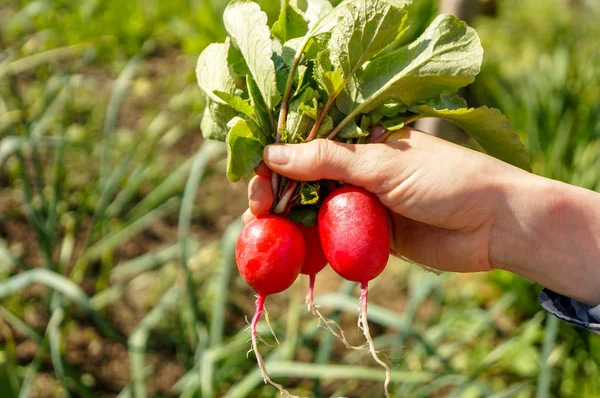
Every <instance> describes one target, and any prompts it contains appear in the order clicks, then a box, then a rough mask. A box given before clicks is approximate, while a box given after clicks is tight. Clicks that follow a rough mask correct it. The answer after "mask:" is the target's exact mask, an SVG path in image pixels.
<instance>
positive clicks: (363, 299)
mask: <svg viewBox="0 0 600 398" xmlns="http://www.w3.org/2000/svg"><path fill="white" fill-rule="evenodd" d="M368 296H369V288H368V284H367V283H366V282H363V283H362V284H361V287H360V315H359V316H358V327H359V329H361V330H362V331H363V334H364V335H365V338H366V339H367V342H368V343H369V352H370V353H371V355H372V356H373V359H375V361H377V363H379V364H380V365H381V366H382V367H383V368H384V369H385V383H384V385H383V388H384V391H385V397H386V398H389V397H390V393H389V391H388V385H389V384H390V378H391V374H392V372H391V370H390V367H389V366H388V365H387V364H386V363H385V362H383V361H382V360H381V359H380V358H379V357H378V356H377V351H375V344H374V343H373V338H371V334H370V333H369V322H368V320H367V300H368Z"/></svg>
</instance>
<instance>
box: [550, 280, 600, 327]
mask: <svg viewBox="0 0 600 398" xmlns="http://www.w3.org/2000/svg"><path fill="white" fill-rule="evenodd" d="M540 304H542V307H544V309H545V310H546V311H548V312H549V313H551V314H552V315H554V316H555V317H557V318H559V319H562V320H563V321H566V322H569V323H573V324H575V325H578V326H581V327H583V328H586V329H588V330H591V331H592V332H594V333H596V334H600V305H598V306H596V307H591V306H589V305H587V304H583V303H580V302H579V301H577V300H573V299H571V298H569V297H565V296H563V295H560V294H558V293H555V292H553V291H552V290H549V289H544V290H542V292H541V293H540Z"/></svg>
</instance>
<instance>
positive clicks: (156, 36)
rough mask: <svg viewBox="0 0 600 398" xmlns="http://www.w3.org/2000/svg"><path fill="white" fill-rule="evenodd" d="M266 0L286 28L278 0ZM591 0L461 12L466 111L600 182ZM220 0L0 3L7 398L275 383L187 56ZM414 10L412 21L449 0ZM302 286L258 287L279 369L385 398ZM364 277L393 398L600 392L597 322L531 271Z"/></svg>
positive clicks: (580, 180) (569, 174)
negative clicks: (473, 51) (257, 345)
mask: <svg viewBox="0 0 600 398" xmlns="http://www.w3.org/2000/svg"><path fill="white" fill-rule="evenodd" d="M259 3H260V4H261V6H262V7H263V9H264V10H265V11H266V12H267V13H268V15H269V18H270V20H271V21H273V20H274V19H275V18H276V15H277V13H278V9H279V4H278V2H277V1H272V0H263V1H260V2H259ZM599 3H600V2H598V1H596V0H587V1H586V0H579V1H577V0H571V1H567V0H546V1H539V0H497V1H489V0H488V1H471V2H470V8H468V9H467V10H466V11H465V10H462V11H460V10H459V11H456V12H461V13H464V12H466V14H465V15H464V18H468V19H469V21H470V23H471V24H472V25H473V26H474V27H475V28H476V29H477V31H478V32H479V34H480V36H481V39H482V42H483V46H484V48H485V63H484V67H483V71H482V73H481V74H480V75H479V77H478V78H477V81H476V83H475V84H474V85H472V86H471V87H469V89H468V90H467V93H466V95H467V96H468V98H469V100H470V103H471V105H479V104H487V105H491V106H496V107H499V108H500V109H501V110H502V111H503V112H504V113H505V114H506V115H507V116H508V118H509V119H510V120H511V121H512V122H513V123H514V125H515V128H516V130H517V131H518V133H519V134H520V135H521V137H522V139H523V141H524V142H525V143H526V145H527V147H528V149H529V151H530V153H531V161H532V165H533V169H534V171H535V172H536V173H538V174H541V175H545V176H548V177H551V178H555V179H559V180H562V181H566V182H569V183H572V184H576V185H579V186H582V187H585V188H589V189H593V190H596V191H600V84H599V83H600V45H599V43H600V24H598V20H599V18H600V4H599ZM225 5H226V1H225V0H169V1H161V0H139V1H135V0H130V1H123V0H37V1H27V0H2V1H0V396H1V397H3V398H4V397H30V396H31V397H134V396H135V397H144V396H151V397H171V396H182V397H203V398H207V397H225V396H226V397H274V396H276V394H275V390H274V389H273V388H271V387H270V386H267V387H265V386H264V385H263V383H262V380H261V378H260V375H259V373H258V371H257V369H256V367H255V359H254V356H253V355H252V354H251V353H250V354H249V355H247V351H248V349H249V348H250V344H249V342H248V338H249V332H248V331H247V330H246V326H247V324H246V319H247V318H248V317H250V316H251V314H252V313H253V310H254V308H253V307H254V297H253V292H252V291H251V290H250V289H249V288H248V287H247V286H246V285H245V284H244V282H243V281H242V280H241V278H239V277H238V275H237V270H236V269H235V264H234V261H233V250H234V245H235V240H236V237H237V233H238V232H239V230H240V227H241V225H240V223H239V216H240V215H241V213H242V212H243V211H244V210H245V207H246V185H245V183H243V182H240V183H237V184H232V183H229V182H228V181H227V180H226V178H225V173H224V156H225V152H224V149H223V147H222V146H221V145H220V144H216V143H212V142H206V143H205V142H203V139H202V136H201V133H200V131H199V126H200V119H201V115H202V111H203V107H204V102H203V99H202V96H201V93H200V90H199V89H198V88H197V86H196V83H195V75H194V67H195V61H196V58H197V56H198V54H199V53H200V51H201V50H202V49H203V48H204V47H205V46H206V45H208V44H209V43H211V42H213V41H221V40H223V39H224V30H223V27H222V23H221V14H222V11H223V9H224V7H225ZM472 7H476V8H472ZM475 10H476V11H477V12H473V11H475ZM413 12H418V13H420V15H421V16H422V18H421V20H422V21H423V25H422V26H414V27H413V28H412V31H411V34H413V35H418V34H419V32H420V31H421V30H422V29H424V27H425V26H426V25H427V22H428V21H429V20H431V19H432V18H433V17H434V16H435V15H436V13H437V12H438V4H437V1H435V0H418V1H416V2H415V5H414V6H413ZM467 14H468V15H467ZM320 275H322V276H320V279H317V287H316V295H317V302H318V304H320V305H321V309H322V311H323V312H325V313H326V314H327V315H329V316H330V317H333V318H335V319H337V320H338V321H339V322H340V323H341V324H342V325H343V327H344V329H345V330H346V332H347V336H348V339H349V340H350V341H351V342H352V343H354V344H360V343H362V341H363V340H362V335H361V334H360V332H359V331H358V329H357V328H356V317H357V306H358V294H357V287H356V286H355V285H353V284H348V283H341V281H340V278H338V277H336V275H334V273H333V272H332V271H330V270H328V271H325V272H324V273H322V274H320ZM307 284H308V283H307V280H305V278H304V277H301V278H299V280H298V282H297V283H296V284H295V285H294V286H293V287H292V288H291V290H290V291H289V292H288V293H284V294H280V295H276V296H273V297H270V298H269V300H268V302H267V307H268V309H269V311H270V318H271V322H272V325H273V328H274V329H275V332H276V334H277V336H278V337H279V341H281V345H277V343H276V342H275V340H274V339H273V338H272V337H271V336H270V333H269V332H268V329H267V328H266V324H261V326H260V331H261V333H262V335H263V337H264V339H265V341H266V342H267V343H269V345H270V346H267V345H265V344H262V345H261V349H262V352H263V355H265V356H266V359H267V363H268V364H267V367H268V369H269V370H270V372H271V376H272V377H274V378H275V379H276V380H277V381H279V382H281V383H283V384H284V385H286V386H288V387H289V388H290V389H291V390H293V391H294V392H295V393H297V394H299V395H307V396H315V397H330V396H331V397H339V396H348V397H378V396H379V392H380V391H381V381H382V380H383V372H382V371H381V369H380V368H379V367H378V366H376V364H374V363H373V361H372V359H371V358H370V356H369V355H368V354H367V355H366V356H365V354H364V353H363V352H349V351H347V350H345V349H344V348H343V346H342V345H341V344H340V343H338V342H337V341H335V340H333V339H332V337H331V336H330V335H329V334H328V332H326V331H325V330H324V329H323V328H318V327H317V322H316V320H315V318H313V317H312V316H311V315H310V314H309V313H308V312H307V309H306V306H305V305H304V295H305V292H306V288H307ZM371 286H372V288H371V289H370V290H371V295H370V296H371V303H372V304H370V307H369V317H370V319H369V320H370V322H371V325H372V331H371V332H372V334H373V335H375V336H377V337H376V340H375V342H376V345H377V346H378V347H381V348H382V350H383V351H384V352H385V353H386V354H387V355H388V356H389V357H390V359H391V360H392V361H393V362H394V365H393V370H394V372H393V378H392V380H393V391H394V394H395V396H396V397H468V398H470V397H496V398H499V397H539V398H543V397H598V396H600V336H597V335H594V334H592V333H590V332H587V331H585V330H583V329H581V328H577V327H574V326H572V325H569V324H566V323H562V322H559V321H557V320H556V319H555V318H553V317H551V316H549V315H547V314H546V313H545V312H544V311H543V310H542V309H541V307H540V306H539V304H538V293H539V290H540V287H539V286H536V285H534V284H532V283H531V282H529V281H527V280H525V279H523V278H520V277H516V276H514V275H511V274H509V273H506V272H502V271H495V272H492V273H489V274H479V275H450V274H444V275H440V276H437V275H435V274H431V273H427V272H425V271H423V270H422V269H420V268H418V267H416V266H413V265H409V264H405V263H401V262H400V261H394V260H393V261H392V264H390V266H389V267H388V268H387V269H386V271H385V277H380V278H378V279H376V280H375V281H374V282H372V284H371Z"/></svg>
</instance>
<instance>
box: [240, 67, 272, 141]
mask: <svg viewBox="0 0 600 398" xmlns="http://www.w3.org/2000/svg"><path fill="white" fill-rule="evenodd" d="M246 87H247V88H248V96H249V97H250V104H252V106H253V107H254V114H255V119H254V121H256V123H258V125H259V126H260V128H261V129H262V131H264V133H265V134H266V135H267V136H268V137H271V136H273V126H272V125H271V121H270V119H269V111H268V109H267V104H265V101H264V99H263V97H262V96H261V95H260V90H259V88H258V86H257V85H256V82H255V81H254V79H253V78H252V76H250V75H247V76H246Z"/></svg>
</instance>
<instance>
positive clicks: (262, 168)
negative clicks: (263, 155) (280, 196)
mask: <svg viewBox="0 0 600 398" xmlns="http://www.w3.org/2000/svg"><path fill="white" fill-rule="evenodd" d="M254 172H255V173H256V175H257V176H261V177H266V178H271V174H272V172H271V169H270V168H268V167H267V165H266V164H265V162H260V163H259V164H258V166H256V168H255V169H254Z"/></svg>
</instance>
